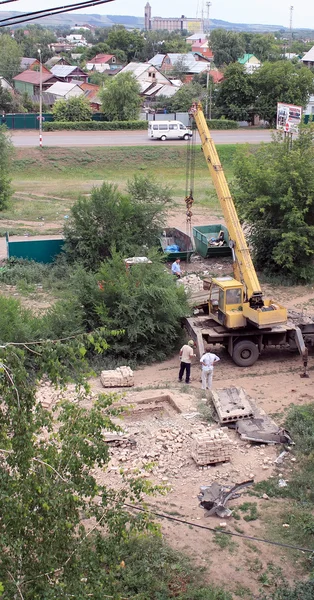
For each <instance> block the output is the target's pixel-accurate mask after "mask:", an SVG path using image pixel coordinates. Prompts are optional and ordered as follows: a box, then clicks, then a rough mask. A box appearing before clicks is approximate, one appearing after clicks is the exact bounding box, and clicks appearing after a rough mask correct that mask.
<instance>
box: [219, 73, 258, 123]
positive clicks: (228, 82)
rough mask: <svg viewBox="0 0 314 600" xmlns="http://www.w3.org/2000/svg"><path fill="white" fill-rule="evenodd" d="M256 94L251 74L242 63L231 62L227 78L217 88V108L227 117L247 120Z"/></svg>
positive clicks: (226, 74)
mask: <svg viewBox="0 0 314 600" xmlns="http://www.w3.org/2000/svg"><path fill="white" fill-rule="evenodd" d="M254 100H255V94H254V88H253V80H252V77H251V75H249V74H247V73H246V72H245V70H244V67H243V65H240V63H233V64H230V65H229V66H228V67H227V68H226V70H225V78H224V80H223V81H222V83H221V84H220V86H219V88H218V90H217V97H216V108H217V109H218V111H219V112H220V115H223V116H224V117H226V118H227V119H234V120H236V121H247V120H249V119H250V113H251V109H252V105H253V104H254Z"/></svg>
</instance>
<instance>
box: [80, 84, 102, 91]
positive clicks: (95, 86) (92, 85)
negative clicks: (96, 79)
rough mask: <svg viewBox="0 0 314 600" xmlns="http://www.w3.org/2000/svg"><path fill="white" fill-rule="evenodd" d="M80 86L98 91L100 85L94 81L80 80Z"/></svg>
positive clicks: (83, 88)
mask: <svg viewBox="0 0 314 600" xmlns="http://www.w3.org/2000/svg"><path fill="white" fill-rule="evenodd" d="M80 87H81V88H82V90H84V91H86V90H90V91H91V92H92V91H95V92H99V90H100V85H97V84H96V83H82V82H80Z"/></svg>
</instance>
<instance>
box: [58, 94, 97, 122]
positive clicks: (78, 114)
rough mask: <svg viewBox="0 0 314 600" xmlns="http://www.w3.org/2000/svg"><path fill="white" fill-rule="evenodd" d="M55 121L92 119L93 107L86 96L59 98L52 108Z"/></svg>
mask: <svg viewBox="0 0 314 600" xmlns="http://www.w3.org/2000/svg"><path fill="white" fill-rule="evenodd" d="M52 112H53V115H54V119H55V121H91V118H92V109H91V107H90V105H89V102H88V100H87V99H86V98H85V97H84V96H73V97H72V98H69V99H68V100H57V102H55V103H54V105H53V109H52Z"/></svg>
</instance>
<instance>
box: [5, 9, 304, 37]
mask: <svg viewBox="0 0 314 600" xmlns="http://www.w3.org/2000/svg"><path fill="white" fill-rule="evenodd" d="M22 15H23V13H21V12H17V11H0V17H1V19H5V18H7V17H13V16H22ZM31 23H34V21H30V24H31ZM36 23H38V24H40V25H46V26H47V27H56V26H58V27H67V28H68V27H73V26H74V25H84V24H89V25H93V26H94V27H112V26H113V25H124V27H127V28H130V29H133V28H135V29H142V28H143V27H144V18H143V17H134V16H132V15H99V14H87V13H83V14H82V13H64V14H59V15H52V16H49V17H42V18H41V19H38V20H37V21H36ZM24 26H27V22H25V24H23V25H18V26H17V27H24ZM210 28H211V29H218V28H222V29H230V30H233V31H238V32H240V31H248V32H255V33H269V32H270V33H271V32H275V31H288V28H287V27H283V26H282V25H263V24H251V23H231V22H229V21H222V20H220V19H211V20H210ZM294 31H295V32H296V31H312V30H311V29H306V30H305V29H304V30H302V29H295V30H294Z"/></svg>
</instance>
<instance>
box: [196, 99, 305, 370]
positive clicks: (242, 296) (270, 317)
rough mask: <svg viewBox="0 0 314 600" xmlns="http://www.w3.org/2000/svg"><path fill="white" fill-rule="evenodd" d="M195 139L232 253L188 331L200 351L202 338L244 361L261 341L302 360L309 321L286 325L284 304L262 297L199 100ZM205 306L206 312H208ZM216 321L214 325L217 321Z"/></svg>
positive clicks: (257, 351) (253, 358)
mask: <svg viewBox="0 0 314 600" xmlns="http://www.w3.org/2000/svg"><path fill="white" fill-rule="evenodd" d="M190 114H191V116H193V118H194V120H195V123H196V127H197V130H198V133H199V135H200V138H201V144H202V150H203V153H204V157H205V160H206V163H207V165H208V168H209V171H210V174H211V177H212V180H213V183H214V186H215V189H216V192H217V196H218V198H219V201H220V205H221V208H222V211H223V215H224V219H225V223H226V226H227V229H228V232H229V237H230V244H229V245H230V247H231V250H232V258H233V273H234V278H232V277H216V278H214V279H212V281H211V286H210V292H209V300H208V311H209V318H208V316H206V317H199V318H198V319H196V320H194V319H187V328H188V329H189V333H190V334H191V335H192V337H193V338H194V339H195V341H196V342H197V344H198V347H199V351H200V353H201V352H202V351H203V348H204V341H205V342H207V343H214V344H215V343H220V344H223V345H224V346H225V347H226V348H227V349H228V351H229V354H230V355H231V356H232V358H233V360H234V362H235V363H236V364H238V365H239V366H250V365H252V364H254V362H255V361H256V360H257V358H258V356H259V354H260V352H261V350H262V348H263V347H264V346H266V345H282V344H287V343H288V344H289V345H290V346H291V347H293V348H298V349H299V352H300V353H301V355H302V356H303V359H304V366H305V367H306V364H307V348H306V347H305V343H304V339H306V341H310V343H311V344H313V345H314V323H313V326H311V327H310V328H309V331H308V332H305V331H301V329H300V327H301V326H300V327H299V326H295V325H294V324H293V323H290V324H289V325H288V324H287V309H286V308H285V307H284V306H281V305H280V304H279V303H278V302H275V301H274V300H271V299H264V298H263V294H262V290H261V286H260V284H259V281H258V277H257V274H256V271H255V268H254V265H253V262H252V259H251V256H250V251H249V249H248V246H247V243H246V240H245V237H244V234H243V231H242V228H241V225H240V221H239V218H238V215H237V212H236V208H235V205H234V202H233V199H232V197H231V194H230V190H229V186H228V183H227V180H226V177H225V174H224V172H223V168H222V165H221V162H220V160H219V156H218V153H217V150H216V147H215V144H214V141H213V139H212V137H211V135H210V132H209V129H208V126H207V122H206V119H205V116H204V113H203V109H202V105H201V104H200V103H198V104H194V105H193V106H192V107H191V110H190ZM208 311H207V312H208ZM217 324H219V325H218V326H217Z"/></svg>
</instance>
